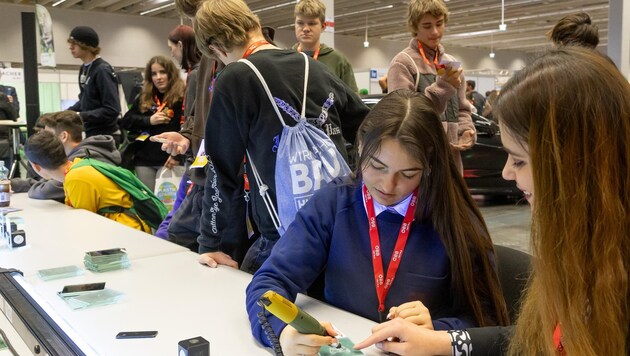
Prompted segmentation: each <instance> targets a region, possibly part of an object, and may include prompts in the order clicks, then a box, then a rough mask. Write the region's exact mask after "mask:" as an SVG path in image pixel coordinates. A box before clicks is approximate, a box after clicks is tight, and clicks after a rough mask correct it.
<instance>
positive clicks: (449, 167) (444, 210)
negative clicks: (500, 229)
mask: <svg viewBox="0 0 630 356" xmlns="http://www.w3.org/2000/svg"><path fill="white" fill-rule="evenodd" d="M384 139H395V140H397V141H398V142H399V143H400V145H401V146H402V147H404V149H405V150H407V152H408V154H409V155H410V156H411V157H416V158H417V159H418V160H419V161H420V163H421V164H422V167H424V172H423V175H424V176H423V178H422V182H421V183H420V187H419V192H418V201H419V202H420V205H419V206H418V209H417V210H416V217H415V218H416V220H417V221H426V222H431V223H432V224H433V227H434V228H435V230H436V231H437V232H438V233H439V235H440V237H441V239H442V242H443V243H444V246H445V249H446V252H447V254H448V256H449V259H450V262H451V271H452V278H451V290H453V291H454V298H455V301H456V303H457V306H458V308H459V309H460V310H472V312H473V314H474V315H475V318H476V320H477V323H478V324H479V325H480V326H488V325H497V324H499V325H507V324H509V316H508V313H507V308H506V305H505V300H504V298H503V294H502V292H501V288H500V285H499V280H498V277H497V274H496V271H495V269H494V267H493V265H492V262H491V261H490V258H489V256H490V255H492V254H493V253H494V249H493V246H492V241H491V240H490V234H489V233H488V228H487V227H486V224H485V222H484V220H483V218H482V216H481V213H480V212H479V209H477V206H476V204H475V202H474V201H473V200H472V197H471V196H470V194H469V193H468V189H467V188H466V183H465V182H464V180H463V178H462V177H461V175H460V173H459V170H458V169H457V165H456V164H455V160H454V158H453V155H452V152H451V147H450V145H449V143H448V139H447V138H446V134H445V133H444V129H443V127H442V123H441V122H440V118H439V116H438V114H437V113H436V112H435V109H434V108H433V105H432V103H431V101H430V99H428V98H427V97H426V96H425V95H423V94H421V93H416V92H414V91H410V90H406V89H400V90H396V91H394V92H392V93H390V94H388V95H387V96H385V97H384V98H383V99H382V100H381V101H380V102H379V103H378V104H377V105H376V106H375V107H374V108H373V109H372V111H371V112H370V113H369V114H368V116H367V117H366V118H365V120H364V121H363V123H362V124H361V126H360V127H359V130H358V132H357V143H358V145H359V150H360V151H361V154H360V157H359V162H358V165H357V170H356V172H355V177H357V180H360V177H361V171H362V170H363V168H365V167H366V166H367V165H368V164H369V159H370V157H372V156H374V155H375V154H377V153H378V151H379V150H380V147H381V144H382V142H383V140H384ZM485 301H489V302H490V303H489V304H487V303H485Z"/></svg>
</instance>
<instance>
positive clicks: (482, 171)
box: [362, 94, 523, 196]
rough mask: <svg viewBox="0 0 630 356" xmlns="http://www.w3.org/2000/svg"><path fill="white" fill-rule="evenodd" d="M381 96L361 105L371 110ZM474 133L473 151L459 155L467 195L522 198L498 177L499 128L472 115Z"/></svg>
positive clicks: (368, 98) (368, 97)
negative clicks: (475, 133) (475, 141)
mask: <svg viewBox="0 0 630 356" xmlns="http://www.w3.org/2000/svg"><path fill="white" fill-rule="evenodd" d="M383 96H384V95H383V94H376V95H366V96H364V97H362V100H363V102H364V103H365V104H366V105H367V106H369V107H370V108H372V107H373V106H374V105H376V104H377V103H378V102H379V101H380V100H381V98H383ZM472 119H473V122H474V123H475V128H476V129H477V143H476V144H475V146H473V148H471V149H469V150H466V151H462V152H461V155H462V161H463V164H464V180H465V181H466V184H467V185H468V190H469V191H470V193H471V194H483V195H493V196H522V195H523V193H522V192H521V191H520V190H518V189H517V188H516V184H515V183H514V182H513V181H506V180H505V179H503V178H502V177H501V172H502V171H503V166H504V165H505V161H506V160H507V153H506V152H505V151H504V150H503V146H502V145H501V134H500V132H499V126H498V125H497V124H496V123H495V122H494V121H492V120H489V119H486V118H485V117H483V116H481V115H477V114H472Z"/></svg>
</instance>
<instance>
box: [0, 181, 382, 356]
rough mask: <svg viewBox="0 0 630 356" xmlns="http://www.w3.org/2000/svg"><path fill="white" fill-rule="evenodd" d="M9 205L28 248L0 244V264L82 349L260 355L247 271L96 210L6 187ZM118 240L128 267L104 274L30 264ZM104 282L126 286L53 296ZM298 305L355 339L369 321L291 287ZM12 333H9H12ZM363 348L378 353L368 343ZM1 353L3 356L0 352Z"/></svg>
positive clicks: (71, 256) (58, 262)
mask: <svg viewBox="0 0 630 356" xmlns="http://www.w3.org/2000/svg"><path fill="white" fill-rule="evenodd" d="M11 206H12V207H16V208H21V209H24V210H23V211H19V212H14V213H10V214H11V215H13V216H20V217H22V218H23V219H24V221H25V230H26V236H27V237H26V238H27V244H28V246H26V247H22V248H16V249H13V250H10V249H8V248H7V247H6V246H0V266H1V267H5V268H16V269H19V270H21V271H22V272H23V273H24V280H25V284H26V285H27V286H28V292H29V294H30V295H31V296H32V297H33V298H35V300H36V301H37V302H38V304H40V305H41V306H42V307H43V308H44V309H45V310H46V311H47V314H48V315H50V316H51V317H52V318H53V320H55V321H57V323H58V324H60V325H63V326H62V327H63V328H64V330H66V333H68V334H69V335H71V337H72V338H73V340H75V342H76V343H77V344H79V345H83V346H85V347H82V349H83V350H85V351H86V352H87V353H88V354H98V355H169V354H170V355H174V354H176V352H177V343H178V342H179V341H181V340H184V339H189V338H193V337H196V336H202V337H204V338H205V339H207V340H208V341H209V342H210V350H211V355H248V356H249V355H269V354H270V353H271V351H270V350H269V349H266V348H263V347H261V346H260V345H258V344H257V343H256V342H255V340H254V338H253V336H252V335H251V331H250V325H249V320H248V318H247V312H246V308H245V288H246V287H247V284H248V283H249V282H250V280H251V275H249V274H247V273H244V272H241V271H238V270H235V269H232V268H229V267H225V266H221V267H219V268H217V269H212V268H209V267H206V266H203V265H200V264H199V263H198V262H197V259H198V255H197V254H196V253H193V252H190V251H188V249H186V248H183V247H180V246H178V245H175V244H172V243H170V242H167V241H164V240H161V239H159V238H156V237H153V236H151V235H148V234H145V233H143V232H140V231H138V230H134V229H131V228H129V227H127V226H124V225H122V224H119V223H116V222H114V221H111V220H109V219H106V218H104V217H101V216H99V215H97V214H94V213H91V212H88V211H85V210H80V209H72V208H70V207H68V206H65V205H63V204H60V203H57V202H54V201H42V200H33V199H29V198H28V197H27V195H26V194H24V193H22V194H14V195H13V196H12V197H11ZM113 247H125V248H126V249H127V252H128V254H129V259H130V261H131V266H130V268H128V269H124V270H118V271H111V272H105V273H94V272H91V271H85V274H84V275H81V276H77V277H72V278H66V279H61V280H53V281H48V282H45V281H42V280H41V279H39V278H38V277H37V275H36V273H37V270H39V269H42V268H52V267H59V266H64V265H70V264H74V265H78V266H83V263H82V261H83V255H84V253H85V252H86V251H90V250H99V249H106V248H113ZM90 282H106V287H107V288H111V289H114V290H117V291H120V292H123V293H125V298H124V299H123V300H122V301H120V302H119V303H118V304H115V305H108V306H102V307H96V308H93V309H86V310H72V309H71V308H70V307H69V306H68V305H67V304H66V303H65V302H64V301H63V300H62V299H61V298H59V296H58V295H57V292H58V291H60V290H61V289H62V288H63V286H64V285H70V284H79V283H90ZM297 304H298V305H299V306H301V307H303V308H304V309H305V310H306V311H308V312H309V313H311V314H312V315H313V316H315V317H316V318H317V319H319V320H321V321H330V322H332V323H333V324H335V326H336V327H337V328H338V329H339V330H341V331H342V332H344V333H345V334H346V335H347V336H349V337H350V338H351V339H352V340H353V341H354V342H358V341H360V340H362V339H363V338H365V337H367V336H368V335H369V334H370V330H371V328H372V326H374V325H375V323H374V322H372V321H370V320H367V319H364V318H361V317H359V316H356V315H353V314H350V313H348V312H345V311H342V310H339V309H336V308H333V307H331V306H328V305H326V304H324V303H321V302H319V301H316V300H314V299H312V298H309V297H306V296H303V295H300V296H299V297H298V301H297ZM134 330H158V332H159V333H158V336H157V337H156V338H154V339H135V340H134V339H128V340H117V339H115V335H116V334H117V333H118V332H120V331H134ZM11 341H12V342H13V341H14V338H11ZM366 353H367V354H368V355H380V354H381V353H380V352H379V351H378V350H376V349H375V348H371V349H369V350H368V352H366ZM0 356H2V355H1V354H0Z"/></svg>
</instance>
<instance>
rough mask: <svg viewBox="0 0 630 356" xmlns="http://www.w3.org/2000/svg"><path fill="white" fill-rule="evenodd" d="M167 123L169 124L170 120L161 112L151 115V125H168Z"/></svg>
mask: <svg viewBox="0 0 630 356" xmlns="http://www.w3.org/2000/svg"><path fill="white" fill-rule="evenodd" d="M169 122H171V118H170V117H168V115H166V114H165V113H164V112H162V111H158V112H156V113H155V114H153V115H151V125H162V124H168V123H169Z"/></svg>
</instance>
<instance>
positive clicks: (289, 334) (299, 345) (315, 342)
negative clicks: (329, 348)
mask: <svg viewBox="0 0 630 356" xmlns="http://www.w3.org/2000/svg"><path fill="white" fill-rule="evenodd" d="M321 324H322V326H323V327H324V328H326V332H328V334H329V335H337V332H336V331H335V329H334V328H333V327H332V325H331V324H330V323H328V322H323V323H321ZM336 342H338V341H337V339H335V338H334V337H332V336H321V335H315V334H300V333H299V332H298V331H297V330H295V328H294V327H292V326H291V325H287V326H286V327H285V328H284V330H282V332H281V333H280V346H281V347H282V352H283V353H284V354H285V355H287V356H295V355H317V353H318V352H319V348H320V347H322V346H325V345H330V344H333V343H336Z"/></svg>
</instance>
